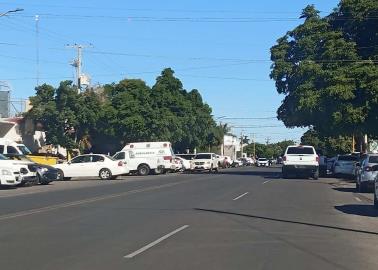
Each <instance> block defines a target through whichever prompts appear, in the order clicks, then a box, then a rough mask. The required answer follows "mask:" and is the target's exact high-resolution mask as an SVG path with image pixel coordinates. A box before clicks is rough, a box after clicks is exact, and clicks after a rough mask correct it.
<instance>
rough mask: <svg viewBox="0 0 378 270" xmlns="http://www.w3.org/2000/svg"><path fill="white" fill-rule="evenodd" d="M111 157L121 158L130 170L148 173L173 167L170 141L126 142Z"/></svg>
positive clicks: (169, 169) (140, 173) (172, 168)
mask: <svg viewBox="0 0 378 270" xmlns="http://www.w3.org/2000/svg"><path fill="white" fill-rule="evenodd" d="M113 158H115V159H117V160H123V161H124V162H125V163H126V166H127V167H128V169H129V170H130V172H138V174H139V175H148V174H149V173H150V172H151V171H153V172H154V173H155V174H160V173H163V172H166V171H171V170H174V169H175V165H174V163H173V162H172V159H173V151H172V145H171V143H170V142H137V143H129V144H127V145H126V146H125V147H124V148H123V149H122V150H121V151H119V152H117V153H116V154H115V155H114V156H113Z"/></svg>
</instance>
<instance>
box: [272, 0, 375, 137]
mask: <svg viewBox="0 0 378 270" xmlns="http://www.w3.org/2000/svg"><path fill="white" fill-rule="evenodd" d="M352 2H353V3H354V2H361V3H360V4H361V5H369V3H370V4H371V1H352V0H350V1H342V2H341V4H340V7H339V11H337V12H335V13H334V14H332V15H331V16H330V17H326V18H321V17H320V16H319V12H318V11H317V10H316V9H315V7H314V6H307V7H306V8H305V9H304V10H303V12H302V15H301V18H304V19H305V21H304V23H303V24H301V25H299V26H298V27H296V28H295V29H293V30H292V31H289V32H287V34H286V35H284V36H283V37H281V38H279V39H278V40H277V45H275V46H273V47H272V48H271V59H272V61H273V65H272V71H271V78H272V79H274V80H275V81H276V88H277V91H278V93H280V94H283V95H285V98H284V100H283V102H282V105H281V106H280V107H279V108H278V111H277V113H278V118H279V119H280V120H282V121H283V122H284V124H285V125H286V126H287V127H311V128H313V129H314V130H316V131H318V132H320V133H321V134H324V135H325V136H333V137H335V136H336V137H337V136H339V135H340V136H350V135H352V134H358V135H359V136H362V134H364V133H369V134H372V135H374V134H377V128H376V125H372V123H373V122H376V121H377V119H378V118H377V116H378V114H377V105H378V104H377V99H378V95H377V94H378V89H377V85H378V83H377V82H378V72H377V67H376V64H375V63H374V62H369V61H368V62H366V61H362V60H363V57H362V56H361V55H359V50H358V49H357V48H356V42H355V40H354V39H352V38H345V37H346V35H347V34H346V33H345V32H343V31H344V29H346V26H340V25H339V26H338V27H336V25H335V23H334V22H335V21H337V20H338V17H337V16H339V15H340V14H343V16H344V15H345V14H344V13H342V12H341V11H342V10H344V9H346V4H349V5H351V3H352ZM375 2H376V1H375ZM374 7H376V5H375V4H374ZM374 12H376V9H375V11H374ZM369 14H370V13H369ZM354 15H356V14H353V13H352V14H350V13H348V16H349V17H348V24H350V23H352V21H353V20H351V19H355V17H354V18H351V17H350V16H354ZM360 15H361V14H359V16H360ZM356 16H357V15H356ZM375 27H376V26H375ZM349 28H350V27H349ZM352 29H355V28H353V27H352ZM359 31H361V30H359ZM359 31H357V32H359ZM375 33H376V32H375ZM375 45H377V44H375Z"/></svg>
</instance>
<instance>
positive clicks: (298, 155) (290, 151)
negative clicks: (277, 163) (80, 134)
mask: <svg viewBox="0 0 378 270" xmlns="http://www.w3.org/2000/svg"><path fill="white" fill-rule="evenodd" d="M290 175H295V176H298V175H305V176H307V177H308V176H310V177H312V178H313V179H315V180H316V179H318V178H319V156H318V155H317V154H316V151H315V148H314V147H313V146H310V145H291V146H288V147H287V148H286V151H285V155H284V156H283V166H282V177H283V178H288V177H289V176H290Z"/></svg>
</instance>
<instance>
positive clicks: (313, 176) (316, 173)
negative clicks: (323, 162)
mask: <svg viewBox="0 0 378 270" xmlns="http://www.w3.org/2000/svg"><path fill="white" fill-rule="evenodd" d="M312 178H313V179H314V180H318V179H319V170H316V172H314V173H313V175H312Z"/></svg>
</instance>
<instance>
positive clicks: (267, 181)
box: [262, 180, 272, 185]
mask: <svg viewBox="0 0 378 270" xmlns="http://www.w3.org/2000/svg"><path fill="white" fill-rule="evenodd" d="M270 181H272V180H266V181H265V182H263V183H262V184H263V185H265V184H266V183H269V182H270Z"/></svg>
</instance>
